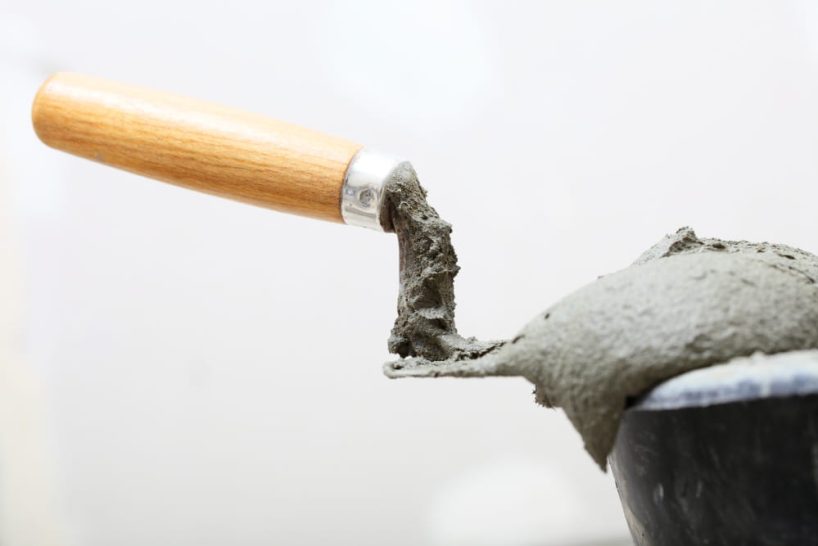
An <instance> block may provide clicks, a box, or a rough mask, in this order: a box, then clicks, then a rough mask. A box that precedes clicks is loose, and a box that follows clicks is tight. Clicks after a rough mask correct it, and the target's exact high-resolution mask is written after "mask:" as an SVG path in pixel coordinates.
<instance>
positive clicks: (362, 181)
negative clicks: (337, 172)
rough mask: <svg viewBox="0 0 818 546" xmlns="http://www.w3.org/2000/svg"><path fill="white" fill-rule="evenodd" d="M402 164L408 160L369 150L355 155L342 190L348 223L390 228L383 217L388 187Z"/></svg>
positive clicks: (375, 227) (342, 211) (362, 150)
mask: <svg viewBox="0 0 818 546" xmlns="http://www.w3.org/2000/svg"><path fill="white" fill-rule="evenodd" d="M401 163H404V161H403V160H400V159H397V158H395V157H392V156H388V155H384V154H381V153H378V152H373V151H371V150H367V149H361V150H359V151H358V153H357V154H355V157H353V158H352V161H350V163H349V167H348V168H347V172H346V177H345V178H344V186H343V188H342V190H341V216H343V218H344V223H347V224H350V225H353V226H361V227H365V228H370V229H374V230H377V231H386V230H385V229H384V226H383V224H382V220H383V218H382V217H381V215H382V214H383V213H384V198H385V196H384V186H385V185H386V183H387V182H389V180H390V179H391V178H392V176H393V173H394V171H395V169H396V168H397V167H398V165H400V164H401Z"/></svg>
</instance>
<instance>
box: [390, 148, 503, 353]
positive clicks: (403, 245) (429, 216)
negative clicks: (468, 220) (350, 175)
mask: <svg viewBox="0 0 818 546" xmlns="http://www.w3.org/2000/svg"><path fill="white" fill-rule="evenodd" d="M384 192H385V206H386V207H387V209H386V210H387V215H386V216H387V218H388V219H389V222H390V224H391V225H389V226H387V227H389V228H391V229H392V230H394V231H395V233H396V234H397V236H398V246H399V250H400V292H399V294H398V318H397V319H396V320H395V326H394V327H393V328H392V335H391V336H390V337H389V342H388V345H389V351H390V352H392V353H396V354H398V355H400V356H402V357H420V358H424V359H426V360H430V361H441V360H448V361H458V360H464V359H465V360H468V359H473V358H476V357H479V356H481V355H484V354H486V353H488V352H490V351H492V350H494V349H495V348H496V347H497V346H498V345H499V344H498V343H496V342H483V341H478V340H477V339H475V338H473V337H471V338H464V337H463V336H461V335H459V334H458V333H457V328H456V326H455V322H454V308H455V301H454V278H455V276H456V275H457V272H458V271H459V270H460V268H459V267H458V265H457V255H456V254H455V251H454V247H453V246H452V241H451V233H452V227H451V225H449V224H448V223H447V222H445V221H444V220H443V219H442V218H440V216H439V215H438V214H437V211H435V209H433V208H432V207H431V206H430V205H429V203H428V202H427V201H426V191H425V190H424V189H423V188H422V187H421V185H420V183H419V182H418V179H417V175H416V174H415V171H414V169H413V168H412V165H411V164H409V163H403V164H401V165H400V166H399V167H398V168H397V169H396V170H395V171H394V172H393V173H392V177H391V179H390V182H389V184H387V185H386V187H385V188H384Z"/></svg>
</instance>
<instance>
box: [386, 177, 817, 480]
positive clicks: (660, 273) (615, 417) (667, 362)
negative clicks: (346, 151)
mask: <svg viewBox="0 0 818 546" xmlns="http://www.w3.org/2000/svg"><path fill="white" fill-rule="evenodd" d="M399 178H400V180H399V181H397V182H396V183H395V185H394V186H393V187H392V188H391V190H390V192H389V194H390V200H391V201H390V207H391V208H392V222H393V227H394V229H395V231H396V232H397V234H398V240H399V243H400V252H401V294H400V297H399V300H398V319H397V321H396V323H395V328H394V330H393V332H392V336H391V337H390V341H389V348H390V350H391V351H392V352H395V353H398V354H399V355H401V356H402V357H404V358H403V359H401V360H399V361H397V362H391V363H388V364H386V365H385V367H384V371H385V373H386V375H387V376H389V377H394V378H398V377H441V376H453V377H487V376H522V377H525V378H526V379H528V380H529V381H531V382H532V383H533V384H534V385H535V391H534V392H535V399H536V401H537V402H538V403H540V404H542V405H544V406H547V407H560V408H563V409H564V411H565V413H566V415H567V416H568V418H569V419H570V421H571V423H572V424H573V425H574V427H575V428H576V429H577V431H578V432H579V433H580V435H581V436H582V438H583V441H584V443H585V447H586V449H587V451H588V452H589V453H590V455H591V456H592V457H593V458H594V460H595V461H596V462H597V463H598V464H599V465H600V467H602V468H603V469H605V467H606V458H607V455H608V454H609V453H610V451H611V449H612V447H613V444H614V441H615V439H616V433H617V430H618V427H619V420H620V418H621V416H622V413H623V411H624V410H625V408H626V407H627V404H628V403H629V401H631V400H633V399H634V398H636V397H638V396H639V395H641V394H643V393H645V392H646V391H647V390H649V389H650V388H651V387H653V386H655V385H657V384H658V383H660V382H662V381H664V380H666V379H669V378H671V377H674V376H676V375H679V374H682V373H684V372H686V371H688V370H693V369H696V368H701V367H704V366H709V365H712V364H717V363H721V362H726V361H728V360H730V359H732V358H735V357H739V356H747V355H751V354H753V353H756V352H761V353H765V354H774V353H780V352H785V351H792V350H799V349H814V348H818V284H816V279H818V258H816V256H814V255H813V254H810V253H808V252H805V251H803V250H799V249H797V248H792V247H789V246H785V245H779V244H770V243H749V242H745V241H722V240H719V239H699V238H698V237H697V236H696V234H695V233H694V232H693V230H691V229H690V228H682V229H680V230H679V231H677V232H676V233H675V234H673V235H669V236H666V237H665V238H663V239H662V240H661V241H659V242H658V243H657V244H656V245H654V246H653V247H651V248H650V249H649V250H647V251H646V252H645V253H644V254H642V256H640V257H639V258H638V259H637V260H636V262H634V263H633V264H632V265H631V266H630V267H627V268H625V269H623V270H621V271H618V272H616V273H612V274H610V275H606V276H603V277H600V278H599V279H597V280H596V281H594V282H592V283H590V284H588V285H586V286H585V287H583V288H581V289H579V290H577V291H576V292H574V293H572V294H570V295H568V296H567V297H565V298H563V299H562V300H561V301H559V302H557V303H556V304H554V305H553V306H551V307H550V308H549V309H547V310H546V311H545V312H543V313H542V314H540V315H538V316H537V317H535V318H534V319H533V320H532V321H531V322H530V323H529V324H528V325H526V326H525V327H524V328H523V329H522V330H521V331H520V333H519V334H518V335H517V336H515V337H514V339H512V340H510V341H508V342H479V341H477V340H474V339H473V338H470V339H465V338H463V337H461V336H459V335H458V334H457V331H456V329H455V325H454V290H453V280H454V276H455V275H456V274H457V270H458V268H457V259H456V256H455V254H454V249H453V248H452V246H451V242H450V238H449V235H450V233H451V227H450V226H449V225H448V224H447V223H446V222H444V221H443V220H441V219H440V217H439V216H438V215H437V213H436V212H435V211H434V209H432V208H431V207H430V206H429V205H428V204H427V203H426V200H425V192H424V191H423V190H422V188H421V187H420V185H419V184H418V183H417V180H416V178H415V175H414V171H412V170H411V168H407V169H405V171H404V172H403V175H402V176H401V177H399Z"/></svg>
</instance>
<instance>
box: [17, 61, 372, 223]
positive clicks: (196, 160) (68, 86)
mask: <svg viewBox="0 0 818 546" xmlns="http://www.w3.org/2000/svg"><path fill="white" fill-rule="evenodd" d="M32 121H33V123H34V129H35V131H36V132H37V135H38V136H39V137H40V139H41V140H42V141H43V142H44V143H46V144H47V145H49V146H51V147H53V148H57V149H59V150H63V151H66V152H69V153H72V154H75V155H78V156H81V157H85V158H88V159H92V160H94V161H99V162H100V163H105V164H107V165H112V166H114V167H119V168H120V169H125V170H127V171H131V172H134V173H138V174H141V175H145V176H149V177H151V178H156V179H157V180H163V181H165V182H170V183H173V184H178V185H180V186H184V187H186V188H191V189H195V190H200V191H203V192H207V193H211V194H215V195H220V196H223V197H229V198H232V199H238V200H240V201H244V202H247V203H252V204H255V205H261V206H264V207H269V208H272V209H275V210H280V211H283V212H289V213H293V214H300V215H304V216H311V217H314V218H320V219H323V220H331V221H334V222H341V221H343V220H342V217H341V188H342V186H343V183H344V176H345V173H346V170H347V166H348V165H349V163H350V161H351V160H352V158H353V156H354V155H355V154H356V153H357V151H358V150H359V149H360V146H359V145H358V144H354V143H351V142H348V141H345V140H341V139H338V138H334V137H330V136H326V135H322V134H320V133H316V132H313V131H310V130H307V129H303V128H301V127H296V126H294V125H290V124H288V123H283V122H280V121H275V120H271V119H267V118H264V117H261V116H257V115H253V114H248V113H244V112H239V111H235V110H230V109H227V108H223V107H221V106H217V105H213V104H209V103H205V102H200V101H195V100H191V99H187V98H182V97H177V96H174V95H168V94H164V93H158V92H155V91H149V90H146V89H140V88H136V87H130V86H126V85H121V84H118V83H114V82H109V81H106V80H101V79H97V78H91V77H88V76H83V75H79V74H70V73H58V74H55V75H54V76H52V77H51V78H50V79H48V80H47V81H46V82H45V83H44V84H43V86H42V87H41V88H40V91H39V92H38V93H37V97H36V98H35V99H34V106H33V109H32Z"/></svg>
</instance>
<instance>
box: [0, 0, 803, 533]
mask: <svg viewBox="0 0 818 546" xmlns="http://www.w3.org/2000/svg"><path fill="white" fill-rule="evenodd" d="M811 4H812V3H811V2H807V1H806V0H805V1H804V2H803V3H801V2H797V1H795V2H783V1H769V2H755V1H746V0H744V1H735V2H696V1H689V0H688V1H684V2H682V1H679V2H667V1H661V2H656V1H644V2H631V1H619V2H578V1H575V0H561V1H551V2H534V1H532V2H462V1H450V0H445V1H444V0H435V1H429V2H405V1H404V2H396V3H390V2H383V1H376V0H371V1H369V2H344V3H342V2H327V1H324V2H322V1H309V2H305V1H299V2H288V3H283V2H275V1H262V0H233V1H232V2H224V1H223V2H212V1H210V2H206V1H197V2H193V1H183V0H141V1H140V2H114V1H111V0H73V1H65V0H2V1H1V2H0V48H2V49H0V55H2V57H0V58H2V64H0V69H2V71H3V72H2V73H0V100H2V105H0V114H2V116H3V117H2V118H0V124H2V129H3V131H2V133H1V134H2V139H3V140H2V141H0V146H2V148H0V154H1V155H0V161H2V163H0V169H2V170H0V193H2V194H1V195H0V205H2V210H3V211H4V214H3V215H0V219H4V223H2V224H0V230H2V231H0V233H3V238H0V242H3V245H2V246H0V249H2V251H3V252H2V257H0V260H3V262H2V263H0V271H1V272H2V274H0V282H2V283H3V284H2V286H3V288H4V291H0V297H3V298H5V299H4V300H3V301H2V302H0V308H2V309H3V313H5V316H4V320H5V322H3V323H2V324H5V325H6V326H5V330H4V332H3V333H4V336H3V337H2V338H0V339H2V342H0V349H4V352H3V351H0V356H2V358H3V359H4V360H3V361H2V362H0V364H2V368H0V371H1V372H2V373H3V377H4V378H5V380H4V382H2V383H0V400H3V406H2V408H0V409H1V410H2V411H1V412H0V413H2V414H3V416H4V418H3V419H2V420H0V543H2V544H4V545H5V544H10V545H14V546H17V545H19V544H32V545H33V544H36V545H37V546H46V545H47V544H70V545H81V546H86V545H87V546H103V545H104V546H110V545H123V546H131V545H133V546H143V545H147V544H150V545H175V546H180V545H191V546H192V545H196V546H204V545H223V544H235V545H253V544H287V545H313V544H350V545H353V544H354V545H369V544H371V545H383V544H389V545H395V546H401V545H407V546H408V545H425V544H428V545H456V544H457V545H478V546H479V545H486V546H488V545H504V546H507V545H511V546H514V545H546V544H548V545H559V546H566V545H572V544H573V545H580V544H585V545H589V544H619V543H626V539H625V537H627V530H626V528H625V524H624V520H623V518H622V516H621V509H620V508H619V504H618V499H617V497H616V492H615V490H614V487H613V483H612V481H611V480H610V478H609V477H608V476H606V475H603V474H602V473H601V472H600V471H599V470H598V469H597V468H596V467H595V466H594V464H593V463H592V462H591V460H590V458H589V457H588V456H587V455H586V454H585V453H584V451H583V450H582V446H581V442H580V440H579V438H578V437H577V435H576V434H575V432H574V431H573V430H572V429H571V428H570V426H569V424H568V423H567V421H566V420H565V418H564V416H563V415H562V414H560V413H558V412H555V411H548V410H545V409H543V408H540V407H537V406H535V405H534V404H533V402H532V396H531V387H530V386H529V385H528V384H527V383H526V382H525V381H523V380H522V379H506V380H500V379H496V380H436V381H431V380H428V381H420V380H415V381H411V380H404V381H397V382H396V381H389V380H387V379H385V378H384V377H383V376H382V375H381V364H382V363H383V362H384V361H385V360H387V359H389V358H390V357H389V355H388V354H387V352H386V349H385V345H386V337H387V335H388V332H389V329H390V327H391V323H392V320H393V318H394V312H395V311H394V302H395V297H396V293H397V247H396V243H395V240H394V237H393V236H390V235H383V234H378V233H374V232H367V231H364V230H360V229H355V228H351V227H346V226H340V225H333V224H324V223H320V222H315V221H311V220H306V219H302V218H297V217H289V216H285V215H281V214H276V213H272V212H269V211H265V210H262V209H257V208H253V207H249V206H245V205H241V204H237V203H233V202H229V201H225V200H220V199H217V198H214V197H209V196H204V195H199V194H196V193H192V192H189V191H186V190H181V189H178V188H174V187H171V186H167V185H163V184H160V183H156V182H152V181H148V180H146V179H142V178H139V177H136V176H133V175H130V174H126V173H122V172H118V171H115V170H113V169H110V168H106V167H102V166H99V165H96V164H93V163H90V162H86V161H83V160H79V159H75V158H71V157H68V156H65V155H62V154H59V153H58V152H55V151H53V150H50V149H47V148H46V147H44V146H43V145H41V144H39V142H37V140H36V138H35V136H34V134H33V132H32V131H31V129H30V126H29V122H28V109H29V105H30V100H31V97H32V96H33V94H34V92H35V90H36V87H37V85H38V83H39V82H40V81H41V80H42V79H43V78H44V77H45V75H46V74H47V73H48V72H50V71H53V70H73V71H79V72H87V73H90V74H94V75H97V76H103V77H108V78H112V79H117V80H121V81H125V82H128V83H135V84H140V85H144V86H150V87H155V88H159V89H165V90H169V91H173V92H177V93H182V94H186V95H191V96H196V97H199V98H203V99H210V100H214V101H218V102H222V103H226V104H229V105H233V106H237V107H240V108H243V109H246V110H251V111H256V112H260V113H263V114H267V115H270V116H273V117H277V118H280V119H284V120H287V121H291V122H295V123H299V124H302V125H305V126H308V127H311V128H314V129H318V130H322V131H325V132H329V133H332V134H337V135H340V136H345V137H347V138H350V139H353V140H357V141H359V142H362V143H365V144H367V145H369V146H372V147H375V148H378V149H381V150H385V151H390V152H393V153H397V154H400V155H402V156H404V157H407V158H409V159H411V160H412V161H413V163H414V164H415V167H416V168H417V170H418V172H419V173H420V176H421V179H422V181H423V183H424V184H425V185H426V187H427V188H428V190H429V194H430V199H431V201H432V203H433V204H434V206H436V207H437V209H438V210H439V211H440V212H441V214H442V215H443V216H444V218H446V219H448V220H449V221H450V222H451V223H452V224H453V225H454V227H455V231H454V242H455V246H456V248H457V249H458V252H459V254H460V259H461V265H462V268H463V269H462V273H461V275H460V276H459V277H458V282H457V293H458V301H459V306H458V326H459V328H460V331H461V332H462V333H464V334H467V335H476V336H478V337H482V338H498V337H507V336H511V335H513V334H514V333H515V331H516V330H517V329H518V328H520V327H521V326H522V325H523V324H524V323H525V322H526V321H527V320H528V319H529V318H531V317H532V316H533V315H535V314H536V313H537V312H539V311H541V310H542V309H544V308H545V307H546V306H548V305H550V304H551V303H553V302H554V301H556V300H557V299H558V298H559V297H561V296H562V295H564V294H566V293H567V292H569V291H571V290H573V289H575V288H577V287H579V286H581V285H583V284H585V283H587V282H589V281H591V280H593V279H594V278H595V277H596V276H598V275H600V274H603V273H606V272H610V271H612V270H615V269H619V268H622V267H624V266H626V265H627V264H628V263H629V262H630V261H632V260H633V259H635V258H636V257H637V256H638V255H639V254H640V253H641V252H642V251H643V250H645V249H646V248H647V247H648V246H650V245H651V244H652V243H654V242H655V241H656V240H658V239H659V238H660V237H661V236H663V235H664V234H665V233H667V232H670V231H673V230H675V229H676V228H678V227H680V226H682V225H691V226H693V227H694V228H695V229H696V230H697V231H698V232H699V234H700V235H704V236H719V237H725V238H741V239H750V240H771V241H777V242H785V243H789V244H792V245H795V246H800V247H803V248H806V249H808V250H812V251H816V250H818V214H816V210H818V209H817V208H816V198H817V197H818V190H816V183H817V182H818V159H816V157H818V156H816V150H818V98H817V97H818V8H814V7H811ZM10 287H14V288H13V289H12V288H10ZM12 301H14V302H16V303H15V305H12V304H11V303H10V302H12ZM0 318H3V317H0ZM9 325H12V326H9ZM2 343H5V345H2Z"/></svg>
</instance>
